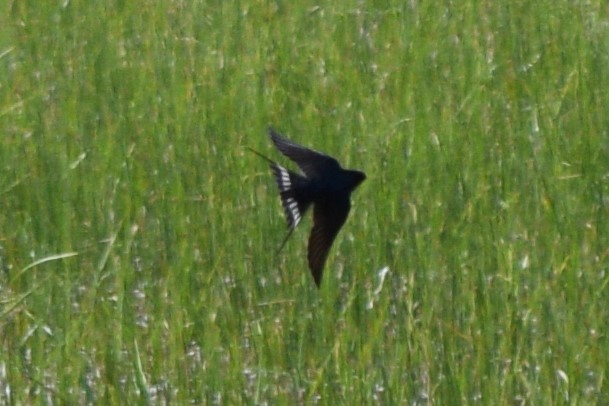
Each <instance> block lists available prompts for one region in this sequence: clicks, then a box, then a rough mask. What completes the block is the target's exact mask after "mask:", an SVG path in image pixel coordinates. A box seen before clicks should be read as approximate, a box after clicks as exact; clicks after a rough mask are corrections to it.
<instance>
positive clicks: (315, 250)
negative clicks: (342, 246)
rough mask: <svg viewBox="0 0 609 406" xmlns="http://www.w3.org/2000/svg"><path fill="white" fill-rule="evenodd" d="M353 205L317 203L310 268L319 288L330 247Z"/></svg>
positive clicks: (347, 200) (311, 241) (310, 252)
mask: <svg viewBox="0 0 609 406" xmlns="http://www.w3.org/2000/svg"><path fill="white" fill-rule="evenodd" d="M341 200H342V199H341ZM350 207H351V204H350V202H349V199H348V198H347V199H346V200H342V201H339V202H336V201H334V202H332V203H331V204H323V203H321V204H320V203H316V204H315V208H314V211H313V221H314V224H313V229H312V230H311V235H310V236H309V252H308V259H309V268H310V269H311V273H312V274H313V279H315V284H316V285H317V287H319V285H320V284H321V277H322V274H323V268H324V264H325V262H326V258H328V253H329V252H330V247H332V243H333V242H334V239H335V238H336V236H337V234H338V232H339V231H340V228H341V227H342V226H343V224H345V221H346V220H347V216H348V215H349V209H350Z"/></svg>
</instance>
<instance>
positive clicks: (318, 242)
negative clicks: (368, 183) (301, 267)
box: [254, 128, 366, 286]
mask: <svg viewBox="0 0 609 406" xmlns="http://www.w3.org/2000/svg"><path fill="white" fill-rule="evenodd" d="M269 134H270V136H271V139H272V140H273V143H274V144H275V146H276V147H277V149H278V150H279V151H280V152H281V153H282V154H284V155H285V156H287V157H288V158H290V159H291V160H292V161H294V162H295V163H296V164H297V165H298V166H299V167H300V169H301V170H302V172H303V175H301V174H298V173H295V172H292V171H290V170H288V169H286V168H284V167H283V166H281V165H279V164H277V163H276V162H274V161H272V160H270V159H268V158H266V157H264V156H263V155H261V154H259V153H257V152H256V151H254V152H256V153H257V154H258V155H261V156H262V157H263V158H264V159H266V160H268V161H269V162H270V164H271V169H272V170H273V173H274V174H275V178H276V181H277V186H278V187H279V193H280V196H281V203H282V205H283V208H284V211H285V214H286V218H287V221H288V227H289V229H290V230H289V233H288V235H287V236H286V239H285V240H284V242H283V244H285V242H286V241H287V238H288V237H289V236H290V235H291V233H292V231H293V230H294V229H295V228H296V226H297V225H298V223H299V222H300V220H301V219H302V217H303V216H304V214H305V213H306V211H307V210H308V208H309V207H310V206H311V205H313V229H312V230H311V235H310V236H309V249H308V261H309V268H310V269H311V273H312V274H313V278H314V280H315V283H316V285H317V286H319V285H320V283H321V277H322V273H323V267H324V264H325V262H326V258H327V257H328V253H329V251H330V247H331V246H332V243H333V242H334V239H335V238H336V236H337V234H338V232H339V231H340V229H341V227H342V226H343V224H344V223H345V221H346V220H347V216H348V215H349V210H350V209H351V192H353V190H354V189H355V188H356V187H357V186H358V185H359V184H360V183H362V182H363V181H364V179H366V175H365V174H364V173H363V172H360V171H355V170H348V169H343V168H341V166H340V164H339V163H338V161H337V160H336V159H334V158H332V157H330V156H328V155H325V154H322V153H320V152H317V151H313V150H311V149H308V148H305V147H302V146H300V145H298V144H296V143H294V142H292V141H290V140H288V139H286V138H284V137H282V136H281V135H280V134H279V133H277V132H276V131H275V130H273V129H272V128H271V129H269ZM283 244H282V247H283Z"/></svg>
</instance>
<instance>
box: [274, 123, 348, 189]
mask: <svg viewBox="0 0 609 406" xmlns="http://www.w3.org/2000/svg"><path fill="white" fill-rule="evenodd" d="M269 135H270V136H271V139H272V140H273V143H274V144H275V146H276V147H277V149H278V150H279V151H280V152H281V153H282V154H283V155H285V156H287V157H288V158H290V159H291V160H292V161H294V162H296V164H297V165H298V166H299V167H300V169H302V171H303V172H304V173H305V175H307V176H308V177H310V178H316V177H320V176H321V175H322V174H323V173H324V172H327V171H332V170H337V169H339V168H340V165H339V163H338V161H337V160H336V159H334V158H332V157H330V156H328V155H325V154H322V153H321V152H317V151H313V150H311V149H309V148H305V147H303V146H301V145H298V144H296V143H295V142H292V141H290V140H288V139H287V138H284V137H282V136H281V135H280V134H279V133H278V132H277V131H275V130H274V129H273V128H269Z"/></svg>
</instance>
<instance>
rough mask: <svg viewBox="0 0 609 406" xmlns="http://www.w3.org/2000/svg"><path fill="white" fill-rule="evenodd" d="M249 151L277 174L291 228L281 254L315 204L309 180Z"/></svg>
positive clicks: (281, 247) (282, 200) (282, 201)
mask: <svg viewBox="0 0 609 406" xmlns="http://www.w3.org/2000/svg"><path fill="white" fill-rule="evenodd" d="M249 150H250V151H252V152H253V153H254V154H256V155H258V156H259V157H261V158H262V159H264V160H265V161H267V162H268V163H269V164H270V166H271V169H272V170H273V173H274V174H275V180H276V182H277V187H278V188H279V196H280V198H281V205H282V206H283V210H284V212H285V217H286V219H287V222H288V228H289V230H288V234H287V235H286V236H285V238H284V239H283V242H282V243H281V246H280V247H279V249H278V250H277V252H280V251H281V250H282V249H283V247H284V246H285V244H286V242H287V241H288V239H289V238H290V236H291V235H292V232H293V231H294V229H295V228H296V226H297V225H298V223H300V220H302V216H303V215H304V214H305V212H306V211H307V209H308V208H309V206H310V205H311V203H312V202H313V200H312V198H311V197H310V196H309V193H307V190H308V186H309V180H308V179H307V178H305V177H304V176H302V175H299V174H297V173H295V172H292V171H289V170H287V169H286V168H284V167H283V166H281V165H279V164H278V163H276V162H275V161H273V160H272V159H270V158H268V157H266V156H265V155H263V154H261V153H260V152H258V151H256V150H254V149H252V148H249Z"/></svg>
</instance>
